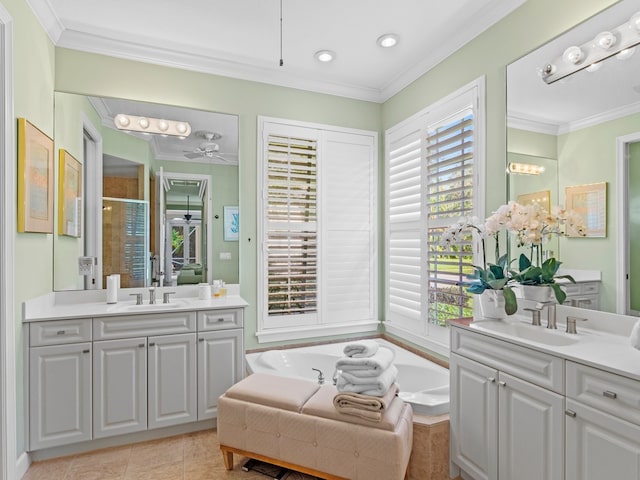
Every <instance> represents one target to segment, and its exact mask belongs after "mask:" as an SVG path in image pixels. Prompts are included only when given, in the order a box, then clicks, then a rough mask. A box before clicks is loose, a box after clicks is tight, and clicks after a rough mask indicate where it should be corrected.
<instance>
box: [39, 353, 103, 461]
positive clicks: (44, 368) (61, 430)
mask: <svg viewBox="0 0 640 480" xmlns="http://www.w3.org/2000/svg"><path fill="white" fill-rule="evenodd" d="M29 389H30V397H29V412H30V418H29V436H30V443H31V449H32V450H36V449H41V448H48V447H53V446H57V445H67V444H70V443H75V442H81V441H84V440H89V439H91V343H87V342H82V343H71V344H63V345H51V346H34V347H32V348H30V352H29Z"/></svg>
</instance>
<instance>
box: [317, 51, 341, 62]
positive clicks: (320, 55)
mask: <svg viewBox="0 0 640 480" xmlns="http://www.w3.org/2000/svg"><path fill="white" fill-rule="evenodd" d="M315 57H316V60H318V61H319V62H325V63H326V62H330V61H331V60H333V59H334V58H336V53H335V52H332V51H331V50H318V51H317V52H316V54H315Z"/></svg>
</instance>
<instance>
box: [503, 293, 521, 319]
mask: <svg viewBox="0 0 640 480" xmlns="http://www.w3.org/2000/svg"><path fill="white" fill-rule="evenodd" d="M502 293H503V294H504V311H505V312H506V314H507V315H513V314H514V313H516V312H517V311H518V300H517V299H516V294H515V293H514V292H513V290H511V287H504V289H503V290H502Z"/></svg>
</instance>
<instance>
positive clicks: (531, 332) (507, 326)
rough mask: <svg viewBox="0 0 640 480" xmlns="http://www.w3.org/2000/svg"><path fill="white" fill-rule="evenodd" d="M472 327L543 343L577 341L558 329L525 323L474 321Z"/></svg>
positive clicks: (561, 343)
mask: <svg viewBox="0 0 640 480" xmlns="http://www.w3.org/2000/svg"><path fill="white" fill-rule="evenodd" d="M471 325H472V327H474V328H477V329H478V330H488V331H491V332H496V333H501V334H504V335H510V336H512V337H516V338H520V339H523V340H529V341H531V342H537V343H542V344H545V345H554V346H559V347H560V346H567V345H573V344H575V343H577V342H578V338H576V337H575V336H570V335H569V334H567V333H564V332H563V331H559V330H553V329H548V328H544V327H536V326H533V325H528V324H525V323H507V322H482V321H480V322H475V323H472V324H471Z"/></svg>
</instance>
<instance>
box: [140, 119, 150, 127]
mask: <svg viewBox="0 0 640 480" xmlns="http://www.w3.org/2000/svg"><path fill="white" fill-rule="evenodd" d="M138 125H140V128H149V120H148V119H146V118H145V117H140V120H138Z"/></svg>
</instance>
